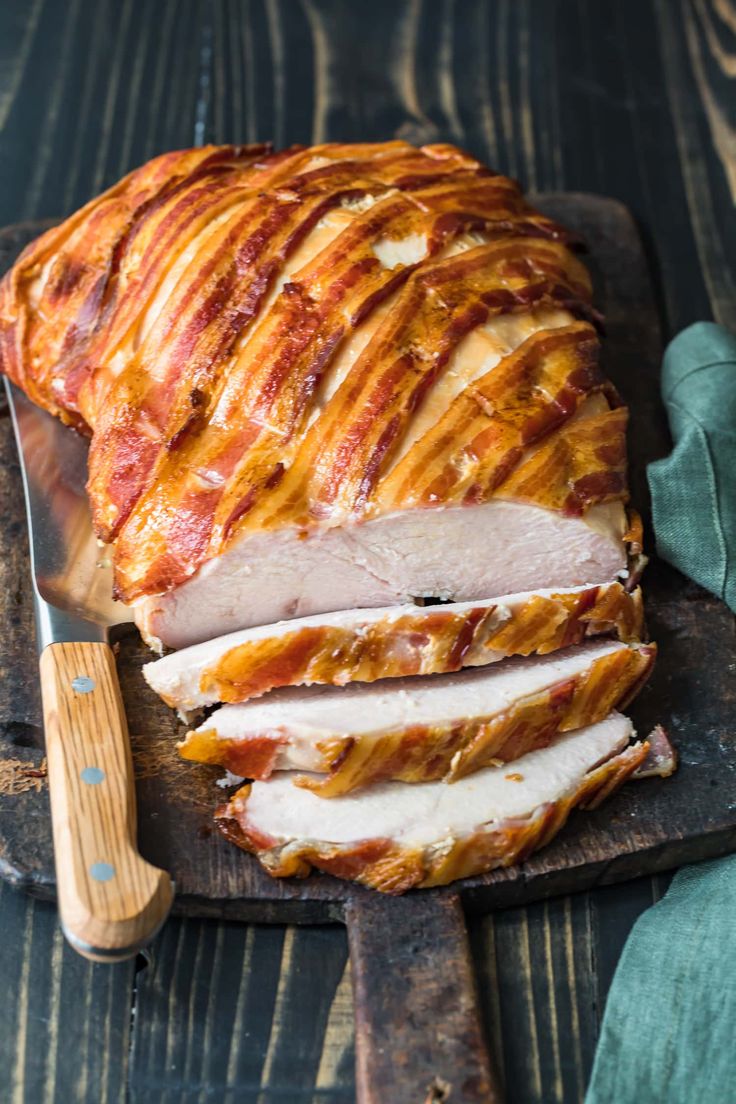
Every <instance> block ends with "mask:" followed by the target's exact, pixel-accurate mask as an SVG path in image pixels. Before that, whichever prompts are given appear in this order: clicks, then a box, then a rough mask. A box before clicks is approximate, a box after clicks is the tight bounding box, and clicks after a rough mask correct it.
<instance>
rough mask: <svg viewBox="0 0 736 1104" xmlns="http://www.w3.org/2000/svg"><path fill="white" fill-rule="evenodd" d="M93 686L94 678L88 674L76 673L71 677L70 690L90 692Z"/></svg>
mask: <svg viewBox="0 0 736 1104" xmlns="http://www.w3.org/2000/svg"><path fill="white" fill-rule="evenodd" d="M94 688H95V680H94V679H92V678H90V677H89V676H88V675H77V677H76V678H74V679H72V690H76V692H77V694H91V693H92V691H93V690H94Z"/></svg>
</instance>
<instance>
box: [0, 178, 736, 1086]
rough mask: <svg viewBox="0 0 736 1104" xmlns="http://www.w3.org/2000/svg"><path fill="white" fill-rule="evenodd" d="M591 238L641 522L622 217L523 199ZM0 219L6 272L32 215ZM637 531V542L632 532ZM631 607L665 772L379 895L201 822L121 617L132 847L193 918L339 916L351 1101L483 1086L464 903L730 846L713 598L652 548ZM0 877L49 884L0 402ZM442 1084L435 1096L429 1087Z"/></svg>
mask: <svg viewBox="0 0 736 1104" xmlns="http://www.w3.org/2000/svg"><path fill="white" fill-rule="evenodd" d="M536 202H537V203H538V205H539V206H540V207H541V208H542V209H543V210H544V211H545V212H546V213H548V214H550V215H552V216H553V217H555V218H557V219H559V220H560V221H561V222H563V223H564V224H566V225H567V226H569V227H570V228H572V229H573V230H576V231H578V232H579V233H580V234H581V235H582V237H583V238H584V239H585V240H586V242H587V243H588V247H589V254H588V261H589V263H590V267H591V270H592V271H593V274H594V280H595V284H596V302H597V305H598V306H599V307H600V308H601V309H602V310H603V311H604V313H605V316H606V331H607V339H606V341H605V344H604V366H605V369H606V371H607V373H608V375H609V376H610V377H611V378H612V379H613V381H614V382H615V384H616V385H617V386H618V388H619V390H620V391H621V393H622V394H623V396H624V398H625V400H626V401H627V402H628V404H629V405H630V407H631V423H630V434H629V441H630V456H631V482H632V493H633V498H634V501H635V503H636V504H637V506H638V507H639V508H640V509H641V510H642V512H643V514H644V516H645V520H646V519H647V489H646V477H645V468H646V464H647V463H648V462H649V461H650V460H652V459H654V458H656V457H658V456H661V455H663V454H664V453H666V452H667V451H668V449H669V440H668V435H667V428H666V421H665V418H664V412H663V410H662V408H661V404H660V401H659V395H658V371H659V361H660V355H661V344H660V334H659V326H658V317H657V309H656V304H655V296H654V293H653V290H652V285H651V282H650V279H649V275H648V267H647V262H646V257H645V254H644V250H643V247H642V243H641V240H640V238H639V235H638V233H637V231H636V228H635V225H634V223H633V221H632V219H631V217H630V215H629V213H628V212H627V210H626V209H625V208H624V207H622V206H621V205H620V204H618V203H616V202H615V201H613V200H610V199H605V198H601V197H597V196H590V195H578V194H560V195H544V196H540V197H537V199H536ZM41 229H43V225H41V224H24V225H20V226H15V227H10V228H8V229H7V230H5V231H0V266H2V268H3V269H4V268H6V267H7V266H8V265H9V264H10V263H11V262H12V260H13V259H14V257H15V256H16V255H17V253H18V252H19V250H20V249H21V248H22V247H23V245H25V244H26V243H27V242H28V241H29V240H31V238H32V237H34V236H35V235H36V234H37V233H39V232H40V230H41ZM647 545H648V547H649V548H650V549H651V548H652V546H653V541H652V537H651V533H650V532H648V536H647ZM645 584H646V599H647V620H648V624H649V630H650V634H651V636H652V637H653V638H654V639H656V640H657V641H658V642H659V645H660V659H659V662H658V664H657V668H656V671H655V674H654V676H653V678H652V680H651V682H650V683H649V684H648V686H647V687H646V688H645V689H644V691H643V693H642V694H641V696H640V697H639V698H638V700H637V701H636V703H635V704H634V706H633V707H632V709H631V715H632V717H633V718H634V721H635V723H636V724H637V726H638V728H639V731H640V732H641V733H642V734H646V733H647V732H648V731H649V730H650V729H651V727H652V726H653V725H654V724H655V723H656V722H657V721H662V722H663V723H664V724H665V725H666V727H667V728H668V730H669V731H670V734H671V736H672V738H673V741H674V743H675V744H676V746H677V747H678V749H679V752H680V769H679V771H678V772H677V774H676V775H675V776H674V777H673V778H671V779H668V780H666V781H665V780H661V779H652V780H647V781H642V782H636V783H630V784H628V785H627V786H626V787H625V788H624V789H623V790H622V791H621V792H620V793H619V794H617V795H616V796H615V797H614V798H613V799H612V800H610V801H608V802H607V803H605V804H604V805H603V806H602V807H601V808H600V809H597V810H595V811H594V812H585V813H582V812H581V813H575V814H573V816H572V817H571V819H570V821H569V823H568V825H567V826H566V828H565V829H564V830H563V831H562V832H561V834H560V835H559V836H558V837H557V839H556V840H555V841H554V842H553V843H552V844H551V845H550V846H549V847H547V848H545V849H544V850H543V851H542V852H541V853H540V854H538V855H536V856H533V857H532V858H531V859H529V860H528V861H527V862H526V863H524V864H523V866H520V867H516V868H513V869H511V870H503V871H496V872H495V873H492V874H488V875H485V876H483V877H478V878H472V879H468V880H466V881H464V882H461V883H458V884H456V885H454V886H450V887H447V888H443V889H436V890H425V891H415V892H414V893H410V894H408V895H407V896H405V897H403V898H396V899H393V898H387V897H383V896H381V895H380V894H377V893H374V892H372V891H369V890H363V889H361V888H358V887H355V886H352V885H349V884H347V883H344V882H340V881H337V880H336V879H334V878H331V877H328V876H326V875H316V874H313V875H311V876H310V877H309V878H307V879H305V880H302V881H297V880H289V881H275V880H272V879H271V878H270V877H268V875H266V874H265V873H263V872H262V870H261V869H260V867H259V865H258V863H257V862H256V861H255V860H254V859H252V858H250V857H249V856H246V855H244V854H243V853H242V852H240V851H238V850H237V849H236V848H235V847H233V846H232V845H230V844H228V843H226V842H225V841H224V840H223V839H221V838H220V837H219V835H218V834H217V832H216V831H215V830H214V829H213V826H212V811H213V808H214V806H215V805H216V804H217V803H218V801H219V800H220V799H221V798H222V797H223V796H224V791H222V790H218V788H217V786H216V784H215V783H216V779H217V778H218V776H219V774H221V772H220V771H218V770H217V769H211V768H205V767H201V766H193V765H191V764H187V763H184V762H182V761H180V760H179V759H178V758H177V756H176V753H175V751H174V742H175V740H176V739H177V737H178V736H179V735H180V734H181V726H180V725H179V724H178V723H177V721H176V720H175V718H174V715H173V714H172V712H171V711H170V710H169V709H167V708H166V707H165V706H163V705H162V704H161V703H160V702H159V701H158V699H157V698H156V697H155V696H154V694H153V693H152V692H151V691H150V690H149V689H148V688H147V686H146V685H145V683H144V681H143V678H142V676H141V674H140V667H141V665H142V663H144V662H145V661H146V660H147V659H148V658H149V654H148V652H147V650H146V648H145V647H144V646H143V644H142V643H141V642H140V640H139V639H138V638H137V635H136V634H135V633H134V632H133V631H132V630H127V631H125V632H123V633H122V634H121V636H120V639H119V640H118V644H117V647H118V668H119V672H120V679H121V683H122V688H123V695H124V698H125V703H126V708H127V714H128V722H129V726H130V731H131V741H132V745H133V755H134V759H135V764H136V771H137V793H138V807H139V835H140V846H141V851H142V852H143V854H144V855H145V857H146V858H148V859H150V860H151V861H152V862H154V863H156V864H158V865H160V866H162V867H165V868H166V869H167V870H169V871H170V872H171V874H172V875H173V877H174V879H175V882H176V889H177V898H176V905H175V908H176V910H177V911H178V912H180V913H186V914H189V915H196V916H213V917H227V918H229V919H242V920H249V921H261V922H269V921H270V922H280V923H286V922H288V923H316V922H325V921H335V922H342V923H345V924H347V927H348V935H349V943H350V953H351V957H352V966H353V978H354V986H355V1006H356V1019H357V1030H356V1046H357V1067H358V1068H357V1081H358V1093H359V1098H360V1100H361V1102H363V1104H410V1102H412V1104H413V1102H414V1101H416V1102H418V1104H419V1102H424V1101H431V1102H436V1104H439V1102H440V1101H445V1100H446V1101H449V1102H450V1104H459V1102H460V1101H462V1102H466V1101H467V1102H481V1101H482V1102H489V1101H494V1100H499V1099H500V1092H499V1089H498V1086H496V1085H495V1084H494V1082H493V1077H492V1074H491V1071H490V1070H489V1067H488V1062H487V1058H486V1053H485V1047H484V1042H483V1036H482V1029H481V1026H480V1019H479V1014H478V1008H477V1002H476V995H475V984H474V979H473V975H472V968H471V963H470V956H469V952H468V944H467V936H466V932H465V919H464V914H465V912H466V911H467V910H475V911H488V910H490V909H494V908H500V907H503V906H507V905H516V904H519V903H522V902H526V901H532V900H535V899H537V898H541V897H547V896H550V895H553V894H558V893H566V892H569V891H571V890H576V889H584V888H588V887H591V886H593V885H598V884H603V883H608V882H613V881H617V880H621V879H625V878H632V877H635V876H637V875H641V874H651V873H655V872H658V871H663V870H667V869H669V868H671V867H674V866H678V865H680V864H681V863H685V862H690V861H693V860H697V859H703V858H707V857H712V856H716V855H721V854H725V853H727V852H729V851H733V850H736V679H735V678H734V661H735V660H736V647H735V641H734V618H733V617H732V615H731V614H730V613H729V611H728V609H727V608H726V606H724V605H723V604H722V603H720V602H718V601H716V600H715V599H714V598H713V597H711V596H710V595H709V594H707V593H706V592H705V591H703V590H701V589H700V588H698V587H697V586H695V585H694V584H692V583H690V582H688V581H687V580H685V579H684V578H683V577H682V576H681V575H679V574H677V573H676V572H675V571H673V570H671V569H669V568H668V567H667V566H666V565H665V564H663V563H660V562H658V561H657V560H656V559H654V560H653V561H652V563H651V565H650V567H649V568H648V570H647V573H646V576H645ZM0 623H1V624H2V625H3V631H4V638H5V647H4V648H3V650H2V656H1V657H0V673H1V675H2V682H1V684H0V874H2V876H3V877H5V878H7V879H8V880H9V881H11V882H13V883H15V884H16V885H18V886H22V887H24V888H26V889H27V890H29V891H30V892H32V893H34V894H37V895H39V896H44V897H52V896H53V895H54V866H53V856H52V845H51V826H50V820H49V813H48V797H47V791H46V785H45V781H44V777H43V755H44V753H43V733H42V729H41V709H40V697H39V687H38V678H37V670H36V654H35V646H34V630H33V617H32V603H31V589H30V578H29V574H28V547H27V542H26V534H25V518H24V513H23V501H22V493H21V482H20V473H19V470H18V465H17V461H16V456H15V448H14V443H13V440H12V433H11V427H10V422H9V419H8V417H7V415H6V416H5V417H2V418H0ZM448 1084H449V1085H450V1086H451V1088H450V1090H449V1096H448V1095H447V1090H446V1088H445V1087H444V1086H446V1085H448Z"/></svg>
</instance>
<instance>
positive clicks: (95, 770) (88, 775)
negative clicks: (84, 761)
mask: <svg viewBox="0 0 736 1104" xmlns="http://www.w3.org/2000/svg"><path fill="white" fill-rule="evenodd" d="M79 777H80V778H81V779H82V781H83V782H86V783H87V785H88V786H98V785H99V784H100V782H104V781H105V772H104V771H103V770H101V768H100V767H83V768H82V770H81V771H80V772H79Z"/></svg>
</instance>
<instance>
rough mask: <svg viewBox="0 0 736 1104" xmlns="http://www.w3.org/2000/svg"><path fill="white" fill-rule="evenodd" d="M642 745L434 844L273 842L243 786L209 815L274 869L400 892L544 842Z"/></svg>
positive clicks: (490, 865) (629, 763)
mask: <svg viewBox="0 0 736 1104" xmlns="http://www.w3.org/2000/svg"><path fill="white" fill-rule="evenodd" d="M648 750H649V745H648V743H646V742H644V743H640V744H634V745H632V746H631V747H628V748H626V749H625V750H624V751H622V752H620V753H619V754H617V755H614V756H613V757H612V758H611V759H609V760H607V761H606V762H605V763H602V764H601V765H600V766H598V767H596V768H595V769H594V770H592V771H590V772H588V774H586V775H585V777H584V778H583V779H582V780H581V781H580V783H579V785H578V786H577V787H576V788H575V789H574V791H572V792H571V793H568V794H567V795H566V796H565V797H563V798H560V800H558V801H556V802H554V803H551V804H548V805H544V806H541V807H540V808H538V809H536V810H535V811H534V812H533V813H532V814H531V816H529V817H528V818H526V819H524V820H513V821H512V820H509V821H505V822H502V823H500V824H496V825H492V826H487V827H483V828H479V829H478V830H477V831H476V832H474V833H473V834H472V835H471V836H469V837H467V838H465V839H461V840H459V839H455V838H449V839H447V840H441V841H438V844H437V845H436V846H435V847H433V848H411V847H406V846H403V845H401V844H399V843H397V842H396V841H394V840H390V839H367V840H366V839H364V840H356V841H355V843H350V844H339V845H336V844H330V843H327V842H320V841H318V840H293V841H289V842H286V843H284V842H280V841H279V840H276V839H274V838H272V837H268V836H265V835H264V834H263V833H260V832H259V831H258V828H257V826H256V825H252V824H250V823H249V820H248V795H249V793H250V786H245V787H243V788H242V789H240V790H239V791H238V792H237V793H236V794H235V795H234V797H232V798H231V800H230V801H229V802H228V803H227V804H226V805H223V806H222V807H221V808H220V809H218V810H217V813H216V814H215V821H216V823H217V826H218V828H219V829H220V831H221V832H222V834H223V835H224V836H225V837H226V839H229V840H230V841H231V842H232V843H235V844H237V845H238V846H239V847H242V848H243V849H244V850H246V851H249V852H251V853H252V854H254V855H256V856H257V858H258V860H259V861H260V863H261V865H262V866H263V867H264V869H265V870H267V871H268V873H269V874H271V875H272V876H273V877H276V878H286V877H291V876H296V877H304V876H306V875H307V874H309V872H310V870H311V869H312V868H313V867H314V868H316V869H317V870H323V871H325V873H328V874H334V875H335V876H336V877H338V878H346V879H348V880H351V881H356V882H360V883H361V884H362V885H366V886H370V887H371V888H373V889H377V890H380V891H381V892H382V893H390V894H400V893H404V892H405V891H406V890H408V889H414V888H426V887H429V886H438V885H447V884H448V883H450V882H454V881H456V880H457V879H458V878H469V877H472V876H473V875H476V874H485V873H487V872H488V871H489V870H493V869H494V868H496V867H499V866H511V865H513V864H514V863H519V862H523V861H524V860H525V859H526V858H527V857H528V856H529V855H530V854H531V853H532V852H533V851H536V850H538V849H539V848H540V847H543V846H544V845H545V844H546V843H549V841H550V840H551V839H552V838H553V836H555V835H556V833H557V832H559V830H560V828H562V826H563V824H564V823H565V821H566V820H567V818H568V816H569V815H570V812H571V810H572V809H573V808H575V807H576V806H583V807H586V806H587V807H593V806H594V805H598V804H599V803H600V802H601V801H603V800H604V798H606V797H608V796H609V795H610V794H611V793H613V791H614V790H616V789H617V788H618V787H619V786H621V785H622V784H623V783H624V782H625V781H626V779H627V778H628V777H629V776H630V775H631V774H632V772H633V771H635V770H636V768H637V767H638V766H639V764H640V763H642V762H643V761H644V759H645V758H646V755H647V752H648Z"/></svg>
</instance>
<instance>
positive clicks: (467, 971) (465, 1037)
mask: <svg viewBox="0 0 736 1104" xmlns="http://www.w3.org/2000/svg"><path fill="white" fill-rule="evenodd" d="M345 921H346V924H347V928H348V940H349V944H350V959H351V965H352V972H353V991H354V996H355V1047H356V1073H357V1089H358V1102H359V1104H387V1102H388V1101H391V1104H502V1100H503V1095H502V1092H501V1088H500V1086H499V1085H498V1083H497V1082H496V1080H495V1078H494V1076H493V1073H492V1070H491V1066H490V1062H489V1058H488V1052H487V1049H486V1045H485V1040H484V1037H483V1028H482V1024H481V1018H480V1011H479V1008H478V998H477V993H476V985H475V977H474V975H473V966H472V962H471V958H470V949H469V946H468V936H467V931H466V927H465V916H464V913H463V907H462V904H461V902H460V898H459V897H458V896H457V895H456V894H448V895H443V896H441V897H440V896H438V895H435V894H432V893H423V892H421V891H418V892H415V893H411V894H409V895H407V896H406V897H402V898H387V897H382V896H379V895H378V894H369V893H366V894H362V893H361V894H359V895H356V896H355V897H353V898H352V899H351V900H350V901H349V902H348V903H347V904H346V916H345Z"/></svg>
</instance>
